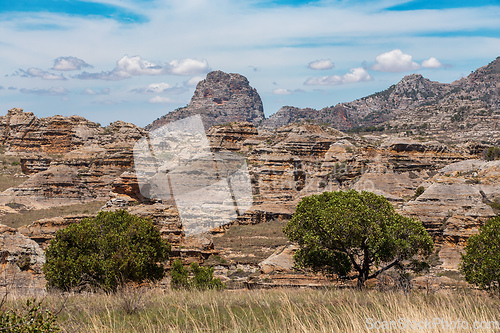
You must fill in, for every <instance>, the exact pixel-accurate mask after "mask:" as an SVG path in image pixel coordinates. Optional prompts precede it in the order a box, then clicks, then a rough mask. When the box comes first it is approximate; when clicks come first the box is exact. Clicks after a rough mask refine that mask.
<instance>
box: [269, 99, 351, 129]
mask: <svg viewBox="0 0 500 333" xmlns="http://www.w3.org/2000/svg"><path fill="white" fill-rule="evenodd" d="M300 122H314V123H317V124H328V125H331V126H333V127H334V128H337V129H339V130H341V131H343V130H346V129H350V128H352V127H354V126H355V124H356V122H355V119H354V118H353V117H352V116H351V115H350V114H349V113H348V112H347V110H346V108H344V107H343V106H342V105H337V106H335V107H334V106H331V107H326V108H323V109H321V110H315V109H311V108H304V109H300V108H296V107H293V106H283V107H282V108H281V109H279V110H278V112H276V113H275V114H273V115H272V116H271V117H269V119H266V120H265V121H264V123H263V124H262V127H264V128H268V129H275V128H279V127H282V126H286V125H288V124H291V123H300Z"/></svg>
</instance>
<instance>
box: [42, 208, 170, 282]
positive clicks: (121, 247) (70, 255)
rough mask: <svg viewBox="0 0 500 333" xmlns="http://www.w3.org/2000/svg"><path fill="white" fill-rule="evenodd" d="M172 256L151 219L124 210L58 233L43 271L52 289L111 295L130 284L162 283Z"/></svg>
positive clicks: (78, 224)
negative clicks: (84, 289) (87, 289)
mask: <svg viewBox="0 0 500 333" xmlns="http://www.w3.org/2000/svg"><path fill="white" fill-rule="evenodd" d="M169 252H170V245H169V244H168V243H166V242H165V240H163V239H162V238H161V236H160V233H159V231H158V229H157V228H156V227H155V226H154V225H153V223H152V222H151V220H149V219H144V218H140V217H137V216H134V215H131V214H129V213H128V212H127V211H124V210H120V211H116V212H100V213H99V214H98V215H97V217H95V218H94V219H85V220H83V221H82V222H80V223H75V224H72V225H70V226H68V227H67V228H64V229H62V230H59V231H58V232H57V234H56V237H55V238H54V239H53V240H52V241H51V243H50V245H49V247H48V248H47V251H46V252H45V255H46V263H45V265H44V266H43V271H44V273H45V278H46V279H47V286H48V287H55V288H58V289H62V290H70V289H75V288H76V289H81V288H82V287H90V288H101V289H104V290H106V291H112V290H116V288H117V286H118V285H120V284H122V283H126V282H129V281H133V282H141V281H145V280H151V281H154V280H159V279H161V278H163V276H164V269H163V266H162V262H164V261H166V260H167V259H168V257H169Z"/></svg>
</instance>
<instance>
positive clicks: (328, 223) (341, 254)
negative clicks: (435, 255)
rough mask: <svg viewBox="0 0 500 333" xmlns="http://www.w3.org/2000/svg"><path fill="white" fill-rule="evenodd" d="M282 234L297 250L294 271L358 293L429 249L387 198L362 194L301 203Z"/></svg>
mask: <svg viewBox="0 0 500 333" xmlns="http://www.w3.org/2000/svg"><path fill="white" fill-rule="evenodd" d="M283 231H284V233H285V234H286V235H287V236H288V238H289V239H290V240H291V241H293V242H297V243H298V244H299V246H300V249H299V250H297V252H296V253H295V255H294V259H295V261H296V264H297V266H299V267H304V268H311V269H312V270H313V271H321V272H323V273H325V274H329V275H333V274H334V275H337V276H338V277H339V278H341V279H357V281H358V286H359V287H363V286H364V283H365V281H366V280H367V279H371V278H375V277H377V276H378V275H379V274H380V273H382V272H384V271H386V270H388V269H390V268H392V267H395V268H398V267H401V266H402V265H403V262H405V261H407V260H409V259H412V258H413V257H414V256H415V255H417V254H422V255H423V256H428V255H430V254H431V252H432V251H433V248H434V244H433V242H432V239H431V237H430V236H429V234H428V233H427V231H426V230H425V228H424V227H423V225H422V222H420V221H418V220H415V219H411V218H408V217H404V216H401V215H399V214H397V213H396V212H395V210H394V207H393V206H392V205H391V204H390V203H389V202H388V201H387V199H386V198H384V197H383V196H379V195H376V194H373V193H371V192H365V191H363V192H361V193H359V192H357V191H355V190H350V191H346V192H342V191H338V192H324V193H322V194H319V195H312V196H309V197H305V198H303V199H302V201H301V202H300V203H299V204H298V205H297V208H296V210H295V213H294V214H293V217H292V219H291V220H290V222H289V223H288V224H287V225H286V227H285V228H284V230H283ZM353 271H354V272H355V274H351V273H352V272H353Z"/></svg>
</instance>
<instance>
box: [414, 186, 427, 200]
mask: <svg viewBox="0 0 500 333" xmlns="http://www.w3.org/2000/svg"><path fill="white" fill-rule="evenodd" d="M424 192H425V187H423V186H419V187H417V189H416V190H415V194H413V197H412V199H416V198H418V197H419V196H421V195H422V193H424Z"/></svg>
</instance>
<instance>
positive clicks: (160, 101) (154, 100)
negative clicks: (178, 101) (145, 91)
mask: <svg viewBox="0 0 500 333" xmlns="http://www.w3.org/2000/svg"><path fill="white" fill-rule="evenodd" d="M173 102H174V101H173V100H172V99H171V98H169V97H163V96H155V97H153V98H150V99H149V103H153V104H164V103H173Z"/></svg>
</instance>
